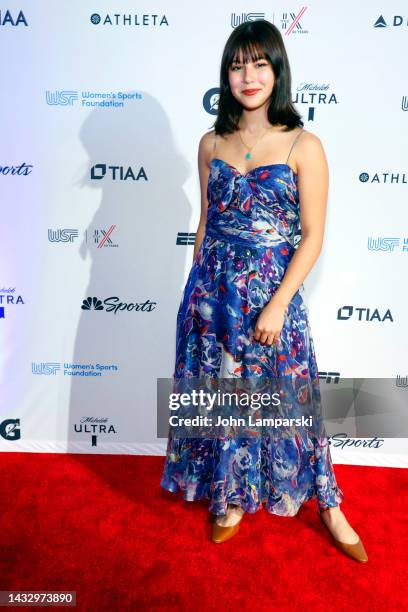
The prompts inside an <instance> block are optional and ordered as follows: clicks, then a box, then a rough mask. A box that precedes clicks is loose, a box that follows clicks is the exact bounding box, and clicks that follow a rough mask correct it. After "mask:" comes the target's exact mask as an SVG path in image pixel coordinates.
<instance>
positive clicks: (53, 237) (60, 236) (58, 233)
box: [48, 229, 79, 242]
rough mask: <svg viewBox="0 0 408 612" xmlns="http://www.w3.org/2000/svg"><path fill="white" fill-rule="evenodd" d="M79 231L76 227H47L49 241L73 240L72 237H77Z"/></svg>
mask: <svg viewBox="0 0 408 612" xmlns="http://www.w3.org/2000/svg"><path fill="white" fill-rule="evenodd" d="M78 235H79V232H78V230H77V229H56V230H53V229H49V230H48V240H49V242H74V238H78Z"/></svg>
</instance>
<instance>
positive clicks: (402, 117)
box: [0, 0, 408, 466]
mask: <svg viewBox="0 0 408 612" xmlns="http://www.w3.org/2000/svg"><path fill="white" fill-rule="evenodd" d="M252 10H254V11H256V12H251V11H252ZM257 18H265V19H268V20H269V21H271V22H273V23H274V24H275V25H276V26H277V27H278V28H279V29H280V31H281V32H282V35H283V39H284V41H285V45H286V48H287V51H288V55H289V59H290V63H291V69H292V81H293V91H292V95H293V101H294V103H295V105H296V108H297V109H298V110H299V112H300V113H301V115H302V118H303V120H304V124H305V128H306V129H307V130H309V131H312V132H314V133H315V134H317V135H318V136H319V138H320V139H321V141H322V143H323V145H324V147H325V151H326V155H327V158H328V161H329V166H330V193H329V205H328V218H327V225H326V235H325V244H324V249H323V251H322V254H321V256H320V258H319V260H318V262H317V263H316V265H315V267H314V269H313V271H312V273H311V274H310V275H309V277H308V278H307V280H306V281H305V288H306V298H307V304H308V308H309V312H310V323H311V329H312V333H313V337H314V343H315V349H316V356H317V361H318V366H319V371H320V372H321V380H322V385H325V384H335V381H334V379H335V378H336V376H337V377H340V379H341V378H347V377H368V378H375V377H383V378H387V379H392V380H394V381H395V386H396V387H399V391H400V393H406V394H407V395H406V397H408V389H407V374H408V367H407V331H408V330H407V311H408V308H407V306H408V305H407V291H406V270H407V261H408V224H407V157H406V142H407V125H406V124H407V120H408V113H407V110H408V89H407V86H406V83H405V82H404V79H403V78H401V63H400V62H399V61H398V58H403V57H405V56H406V54H407V51H408V43H407V38H408V7H407V6H406V5H405V4H404V3H401V2H397V3H384V2H377V1H374V2H370V3H355V2H351V1H350V0H346V1H344V2H342V3H341V4H339V3H327V2H324V1H323V0H319V1H311V2H309V3H308V4H307V6H303V5H300V4H299V5H296V4H287V3H274V4H273V5H271V4H270V3H267V2H260V3H259V4H256V5H254V6H251V4H248V3H247V2H242V1H240V0H236V1H235V2H232V3H231V2H217V1H215V0H209V1H207V2H204V3H194V4H191V3H190V2H185V1H181V0H172V1H171V2H163V1H157V2H154V3H153V4H152V3H151V2H133V1H130V0H128V1H122V2H120V3H118V2H114V1H113V0H110V1H103V0H99V1H97V2H96V3H92V4H91V3H88V2H83V1H80V0H72V1H71V2H51V1H50V0H48V1H45V0H41V1H39V2H36V3H32V2H28V1H23V0H22V1H21V2H18V1H16V0H12V1H9V2H6V3H3V4H2V6H1V7H0V45H1V57H2V70H1V96H0V106H1V122H2V130H1V138H0V189H1V226H2V231H1V261H0V266H1V267H0V299H1V303H0V308H1V310H0V330H1V394H0V407H1V423H0V432H1V436H0V450H2V451H33V452H37V451H38V452H74V453H114V454H116V453H118V454H119V453H136V454H164V449H165V444H166V440H165V439H164V438H157V435H156V405H157V403H156V388H157V379H158V378H169V377H170V376H171V374H172V369H173V362H174V351H175V327H176V314H177V308H178V305H179V301H180V298H181V292H182V289H183V285H184V282H185V280H186V277H187V274H188V272H189V269H190V266H191V261H192V253H193V246H192V244H193V242H194V232H195V230H196V227H197V223H198V220H199V214H200V191H199V180H198V169H197V148H198V142H199V139H200V137H201V136H202V134H204V133H205V132H206V131H208V130H210V129H211V128H212V125H213V123H214V120H215V115H216V112H217V95H218V75H219V65H220V59H221V53H222V49H223V46H224V44H225V42H226V40H227V38H228V36H229V34H230V33H231V31H232V29H233V28H235V27H236V26H237V25H239V24H240V23H241V22H242V21H243V20H248V19H257ZM333 381H334V382H333ZM385 401H386V400H385ZM345 431H346V430H345V428H344V427H343V424H342V422H341V421H339V422H338V423H337V424H336V425H335V427H334V428H333V426H331V427H330V435H331V442H332V455H333V460H334V462H335V463H336V462H342V463H355V464H367V465H390V466H391V465H395V466H407V465H408V448H407V439H406V438H405V437H404V438H403V437H400V438H398V437H393V438H391V437H389V438H387V437H383V435H384V432H383V431H382V432H379V433H380V435H379V436H375V435H373V436H368V437H364V438H361V437H351V436H350V435H347V436H345V435H343V434H344V432H345Z"/></svg>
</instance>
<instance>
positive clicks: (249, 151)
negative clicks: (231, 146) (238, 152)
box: [238, 128, 272, 159]
mask: <svg viewBox="0 0 408 612" xmlns="http://www.w3.org/2000/svg"><path fill="white" fill-rule="evenodd" d="M268 129H270V130H271V129H272V128H267V129H266V130H265V132H264V133H263V134H262V136H260V137H259V138H258V140H257V141H256V142H255V144H253V145H252V147H248V145H247V144H245V142H244V141H243V140H242V136H241V132H240V131H239V130H238V135H239V137H240V139H241V142H242V144H243V145H244V147H245V148H246V149H248V151H247V152H246V153H245V159H251V158H252V153H251V151H252V149H253V148H254V147H255V146H256V145H257V144H258V142H259V141H260V140H261V138H262V137H263V136H265V134H266V132H267V131H268Z"/></svg>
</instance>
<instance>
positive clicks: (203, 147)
mask: <svg viewBox="0 0 408 612" xmlns="http://www.w3.org/2000/svg"><path fill="white" fill-rule="evenodd" d="M213 139H214V134H213V132H207V133H206V134H204V136H202V137H201V140H200V142H199V145H198V174H199V177H200V190H201V214H200V221H199V223H198V227H197V232H196V238H195V243H194V254H193V261H194V259H195V257H196V255H197V253H198V250H199V248H200V246H201V243H202V241H203V238H204V234H205V224H206V222H207V208H208V200H207V185H208V177H209V175H210V158H211V151H212V146H213Z"/></svg>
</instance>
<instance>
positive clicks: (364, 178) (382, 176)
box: [358, 172, 407, 185]
mask: <svg viewBox="0 0 408 612" xmlns="http://www.w3.org/2000/svg"><path fill="white" fill-rule="evenodd" d="M358 178H359V179H360V183H381V184H387V185H389V184H390V183H394V184H396V185H398V184H401V183H402V184H406V183H407V177H406V175H405V172H401V173H400V172H395V173H393V172H375V173H374V174H373V175H372V176H371V178H370V175H369V173H368V172H360V174H359V177H358Z"/></svg>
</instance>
